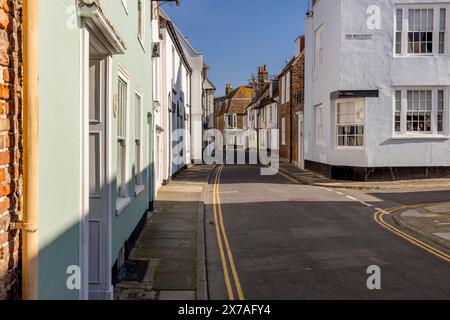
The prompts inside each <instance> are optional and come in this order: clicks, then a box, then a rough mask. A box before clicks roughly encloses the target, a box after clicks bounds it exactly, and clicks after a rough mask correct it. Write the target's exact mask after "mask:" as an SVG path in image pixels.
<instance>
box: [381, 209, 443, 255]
mask: <svg viewBox="0 0 450 320" xmlns="http://www.w3.org/2000/svg"><path fill="white" fill-rule="evenodd" d="M403 208H405V207H400V208H394V209H388V210H380V211H377V212H375V214H374V219H375V221H376V222H377V223H378V224H379V225H380V226H382V227H383V228H385V229H387V230H389V231H391V232H392V233H394V234H396V235H397V236H399V237H401V238H403V239H405V240H406V241H408V242H410V243H412V244H413V245H415V246H417V247H419V248H422V249H423V250H425V251H427V252H429V253H431V254H433V255H435V256H437V257H439V258H441V259H444V260H445V261H447V262H450V256H449V255H448V254H446V253H444V252H442V251H440V250H438V249H436V248H434V247H432V246H430V245H429V244H427V243H425V242H423V241H420V240H419V239H416V238H414V237H413V236H411V235H409V234H407V233H405V232H403V231H401V230H399V229H397V228H395V227H394V226H392V225H390V224H389V223H387V222H386V221H385V220H384V217H385V216H386V215H388V214H391V213H393V212H395V211H398V210H400V209H403Z"/></svg>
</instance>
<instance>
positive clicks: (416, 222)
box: [393, 203, 450, 249]
mask: <svg viewBox="0 0 450 320" xmlns="http://www.w3.org/2000/svg"><path fill="white" fill-rule="evenodd" d="M449 210H450V203H444V204H437V205H434V206H430V205H422V206H417V207H414V208H413V209H400V210H398V211H396V212H394V215H393V219H394V221H395V222H396V223H397V224H399V225H400V226H402V227H404V228H407V229H409V230H411V231H413V232H415V233H417V234H419V235H420V236H422V237H425V238H427V239H428V240H430V241H433V242H436V243H437V244H439V245H441V246H443V247H445V248H447V249H450V214H449Z"/></svg>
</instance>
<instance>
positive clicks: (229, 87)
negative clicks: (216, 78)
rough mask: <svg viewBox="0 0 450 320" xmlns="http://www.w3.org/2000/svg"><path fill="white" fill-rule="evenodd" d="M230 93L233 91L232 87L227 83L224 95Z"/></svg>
mask: <svg viewBox="0 0 450 320" xmlns="http://www.w3.org/2000/svg"><path fill="white" fill-rule="evenodd" d="M231 91H233V86H232V85H231V83H227V85H226V87H225V95H228V94H229V93H230V92H231Z"/></svg>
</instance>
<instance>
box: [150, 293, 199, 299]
mask: <svg viewBox="0 0 450 320" xmlns="http://www.w3.org/2000/svg"><path fill="white" fill-rule="evenodd" d="M195 299H196V293H195V291H161V292H160V293H159V300H195Z"/></svg>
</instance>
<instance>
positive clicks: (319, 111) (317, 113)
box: [314, 104, 325, 146]
mask: <svg viewBox="0 0 450 320" xmlns="http://www.w3.org/2000/svg"><path fill="white" fill-rule="evenodd" d="M314 117H315V128H316V145H319V146H323V145H324V144H325V139H324V136H323V134H324V130H323V129H324V128H323V105H322V104H318V105H316V106H314Z"/></svg>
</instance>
